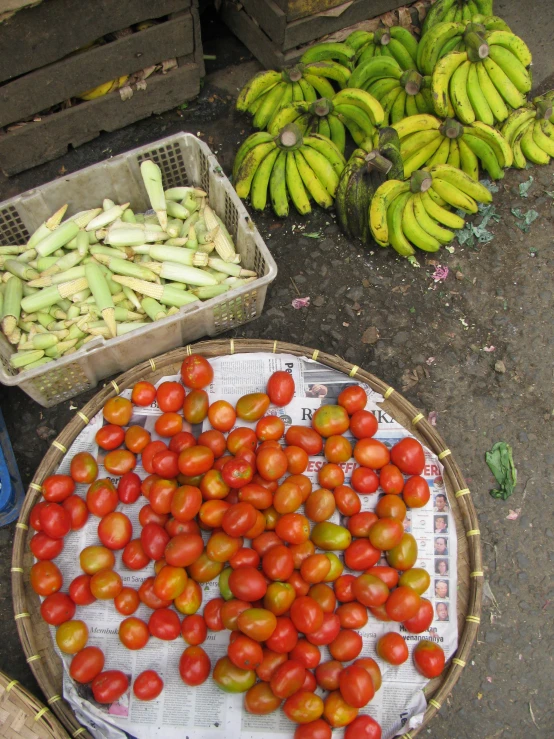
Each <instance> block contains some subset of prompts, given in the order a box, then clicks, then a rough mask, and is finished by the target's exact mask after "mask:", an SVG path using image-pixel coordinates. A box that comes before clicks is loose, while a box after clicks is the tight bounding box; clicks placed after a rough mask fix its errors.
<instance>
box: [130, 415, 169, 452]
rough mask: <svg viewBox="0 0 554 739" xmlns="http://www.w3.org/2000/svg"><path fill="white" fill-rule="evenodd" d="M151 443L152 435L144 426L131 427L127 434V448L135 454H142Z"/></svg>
mask: <svg viewBox="0 0 554 739" xmlns="http://www.w3.org/2000/svg"><path fill="white" fill-rule="evenodd" d="M161 418H163V416H161ZM160 436H163V434H160ZM149 443H150V434H149V433H148V431H147V430H146V429H145V428H144V427H143V426H129V428H128V429H127V431H126V432H125V446H126V447H127V449H128V450H129V451H130V452H133V454H140V453H141V452H142V450H143V449H144V448H145V447H146V445H147V444H149Z"/></svg>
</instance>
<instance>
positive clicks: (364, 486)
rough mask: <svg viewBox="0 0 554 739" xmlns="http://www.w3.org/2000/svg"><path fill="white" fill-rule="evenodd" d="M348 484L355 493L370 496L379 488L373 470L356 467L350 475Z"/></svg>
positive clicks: (377, 479)
mask: <svg viewBox="0 0 554 739" xmlns="http://www.w3.org/2000/svg"><path fill="white" fill-rule="evenodd" d="M350 484H351V485H352V487H353V488H354V490H355V491H356V492H357V493H362V494H364V495H370V494H371V493H375V492H376V491H377V488H378V487H379V478H378V477H377V475H376V474H375V472H374V471H373V470H370V469H369V468H368V467H356V469H355V470H354V472H353V473H352V477H351V479H350Z"/></svg>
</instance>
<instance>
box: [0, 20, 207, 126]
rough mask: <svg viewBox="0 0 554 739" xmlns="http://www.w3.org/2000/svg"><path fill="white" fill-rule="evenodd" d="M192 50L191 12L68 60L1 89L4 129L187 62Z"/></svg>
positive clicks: (56, 63) (43, 68) (0, 123)
mask: <svg viewBox="0 0 554 739" xmlns="http://www.w3.org/2000/svg"><path fill="white" fill-rule="evenodd" d="M0 37H1V33H0ZM193 50H194V38H193V18H192V15H191V12H190V10H189V11H184V12H183V13H182V15H180V17H179V18H176V19H175V20H169V21H167V22H166V23H160V24H159V25H156V26H152V27H151V28H147V29H145V30H144V31H140V32H138V33H134V34H133V35H132V36H126V37H125V38H122V39H119V40H118V41H112V42H111V43H109V44H104V45H103V46H98V47H96V48H94V49H90V50H89V51H84V52H82V53H80V54H77V55H75V56H70V57H67V58H66V59H63V60H62V61H59V62H55V63H54V64H49V65H47V66H46V67H42V68H41V69H37V70H36V71H34V72H30V73H29V74H27V75H24V76H23V77H18V78H17V79H16V80H13V82H8V83H6V84H5V85H2V86H0V126H5V125H7V124H9V123H14V122H15V121H19V120H22V119H23V118H26V117H28V116H31V115H33V114H34V113H37V112H39V111H41V110H46V109H47V108H49V107H50V106H52V105H56V104H57V103H61V102H62V101H63V100H67V99H68V98H70V97H74V96H76V95H78V94H79V93H81V92H83V91H85V90H90V89H91V88H93V87H96V86H97V85H100V84H102V83H103V82H107V81H108V80H111V79H114V78H116V77H121V76H122V75H125V74H132V73H133V72H136V71H138V70H139V69H144V68H145V67H149V66H151V65H152V64H157V63H158V62H160V61H163V60H164V59H172V58H174V57H184V56H186V55H187V54H191V53H192V52H193Z"/></svg>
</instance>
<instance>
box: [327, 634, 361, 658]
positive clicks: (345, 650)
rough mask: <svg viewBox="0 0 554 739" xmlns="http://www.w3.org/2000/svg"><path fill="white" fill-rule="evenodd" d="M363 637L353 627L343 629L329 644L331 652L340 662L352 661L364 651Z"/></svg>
mask: <svg viewBox="0 0 554 739" xmlns="http://www.w3.org/2000/svg"><path fill="white" fill-rule="evenodd" d="M362 646H363V642H362V637H361V636H360V635H359V634H358V632H357V631H353V630H352V629H342V631H340V633H339V634H337V636H336V637H335V639H333V641H332V642H331V643H330V644H329V652H330V653H331V656H332V657H333V659H338V660H339V662H350V661H351V660H353V659H356V657H357V656H358V655H359V654H360V652H361V651H362Z"/></svg>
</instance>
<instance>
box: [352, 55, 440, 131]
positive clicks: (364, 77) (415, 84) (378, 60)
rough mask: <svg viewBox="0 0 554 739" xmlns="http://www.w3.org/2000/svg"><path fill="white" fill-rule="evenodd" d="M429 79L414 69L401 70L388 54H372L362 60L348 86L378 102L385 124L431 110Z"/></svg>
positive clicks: (430, 111)
mask: <svg viewBox="0 0 554 739" xmlns="http://www.w3.org/2000/svg"><path fill="white" fill-rule="evenodd" d="M430 84H431V78H430V77H422V76H421V74H419V72H418V71H417V70H415V69H408V70H405V71H404V70H402V68H401V67H400V65H399V64H398V62H397V61H396V60H394V59H391V58H388V57H373V58H371V59H369V60H368V61H365V62H364V63H361V64H360V65H359V66H358V67H356V69H355V70H354V72H353V73H352V77H351V78H350V86H351V87H359V88H360V89H363V90H367V92H369V94H370V95H372V96H373V97H375V98H376V99H377V100H379V101H380V103H381V105H382V106H383V110H384V111H385V123H386V124H388V122H389V121H391V122H392V123H396V122H397V121H400V120H402V119H403V118H406V116H409V115H417V114H418V113H432V112H433V100H432V97H431V90H430Z"/></svg>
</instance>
